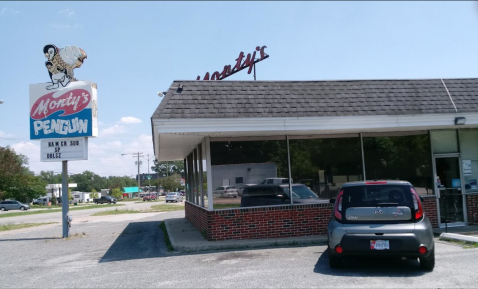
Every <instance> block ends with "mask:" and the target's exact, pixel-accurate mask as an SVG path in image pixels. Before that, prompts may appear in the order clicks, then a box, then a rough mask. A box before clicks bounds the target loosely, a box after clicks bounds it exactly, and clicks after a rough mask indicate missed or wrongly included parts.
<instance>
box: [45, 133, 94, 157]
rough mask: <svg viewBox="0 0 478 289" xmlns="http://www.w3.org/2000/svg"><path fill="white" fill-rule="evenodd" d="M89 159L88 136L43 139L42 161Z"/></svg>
mask: <svg viewBox="0 0 478 289" xmlns="http://www.w3.org/2000/svg"><path fill="white" fill-rule="evenodd" d="M87 159H88V138H87V137H75V138H59V139H42V140H41V149H40V160H41V161H42V162H60V161H79V160H87Z"/></svg>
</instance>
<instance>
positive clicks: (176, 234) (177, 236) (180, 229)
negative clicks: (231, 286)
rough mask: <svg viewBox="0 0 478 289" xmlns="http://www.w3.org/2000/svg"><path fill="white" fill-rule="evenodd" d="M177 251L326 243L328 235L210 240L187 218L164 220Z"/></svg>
mask: <svg viewBox="0 0 478 289" xmlns="http://www.w3.org/2000/svg"><path fill="white" fill-rule="evenodd" d="M164 222H165V225H166V229H167V231H168V235H169V240H170V241H171V245H172V246H173V248H174V250H175V251H179V252H198V251H209V250H221V249H247V248H254V247H274V246H286V245H325V244H327V236H305V237H288V238H272V239H249V240H225V241H208V240H206V239H205V238H204V237H203V236H202V235H201V233H200V232H199V231H198V230H197V229H196V228H195V227H194V226H193V225H191V223H189V221H188V220H186V218H177V219H167V220H165V221H164Z"/></svg>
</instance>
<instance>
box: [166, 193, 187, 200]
mask: <svg viewBox="0 0 478 289" xmlns="http://www.w3.org/2000/svg"><path fill="white" fill-rule="evenodd" d="M165 200H166V203H168V202H176V203H177V202H182V201H183V196H181V194H180V193H179V192H171V193H169V194H167V195H166V199H165Z"/></svg>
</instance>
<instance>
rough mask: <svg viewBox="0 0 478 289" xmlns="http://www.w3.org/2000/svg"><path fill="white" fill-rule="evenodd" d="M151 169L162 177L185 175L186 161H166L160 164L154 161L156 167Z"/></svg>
mask: <svg viewBox="0 0 478 289" xmlns="http://www.w3.org/2000/svg"><path fill="white" fill-rule="evenodd" d="M151 169H152V170H153V171H155V172H157V173H158V174H159V175H160V176H170V175H173V174H180V175H183V174H184V161H182V160H180V161H164V162H158V160H156V159H155V160H154V165H153V166H152V167H151Z"/></svg>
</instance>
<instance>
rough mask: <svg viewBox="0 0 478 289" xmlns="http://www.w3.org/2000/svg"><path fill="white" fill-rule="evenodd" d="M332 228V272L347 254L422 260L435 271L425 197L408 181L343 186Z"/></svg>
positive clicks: (365, 182) (332, 200)
mask: <svg viewBox="0 0 478 289" xmlns="http://www.w3.org/2000/svg"><path fill="white" fill-rule="evenodd" d="M330 202H331V203H334V210H333V213H332V216H331V219H330V221H329V224H328V232H327V237H328V253H329V265H330V267H331V268H339V267H341V266H342V258H343V257H346V256H370V257H372V256H377V257H381V256H387V257H392V256H396V257H406V258H409V259H417V258H418V259H419V260H420V267H421V268H422V269H423V270H426V271H432V270H433V268H434V267H435V246H434V241H433V230H432V225H431V223H430V220H429V219H428V217H427V216H426V215H425V213H424V211H423V205H422V199H421V198H420V197H419V195H418V194H417V192H416V190H415V188H414V187H413V186H412V184H410V183H409V182H405V181H364V182H349V183H345V184H343V185H342V186H341V187H340V189H339V192H338V194H337V198H336V199H331V200H330Z"/></svg>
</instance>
